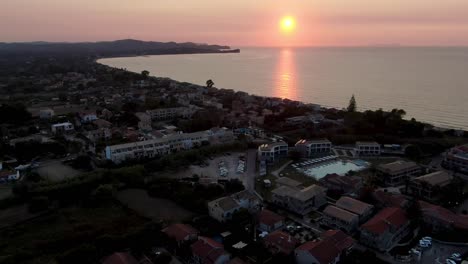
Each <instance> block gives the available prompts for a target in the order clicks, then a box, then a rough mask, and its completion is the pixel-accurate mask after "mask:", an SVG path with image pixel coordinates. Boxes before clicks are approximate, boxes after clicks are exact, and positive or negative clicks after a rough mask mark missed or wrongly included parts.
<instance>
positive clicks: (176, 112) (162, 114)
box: [146, 107, 198, 120]
mask: <svg viewBox="0 0 468 264" xmlns="http://www.w3.org/2000/svg"><path fill="white" fill-rule="evenodd" d="M197 110H198V108H195V107H172V108H158V109H153V110H148V111H146V112H147V113H148V114H149V115H150V116H151V119H153V120H169V119H175V118H179V117H181V118H190V117H192V115H193V114H194V113H195V112H196V111H197Z"/></svg>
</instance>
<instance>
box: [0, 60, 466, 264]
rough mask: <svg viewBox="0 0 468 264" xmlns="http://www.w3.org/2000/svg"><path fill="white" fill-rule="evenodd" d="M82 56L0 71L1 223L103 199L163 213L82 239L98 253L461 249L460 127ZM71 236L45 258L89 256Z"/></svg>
mask: <svg viewBox="0 0 468 264" xmlns="http://www.w3.org/2000/svg"><path fill="white" fill-rule="evenodd" d="M82 63H83V64H85V65H88V64H89V65H88V68H87V70H82V69H80V70H77V69H75V68H74V66H69V67H70V71H68V69H67V66H63V65H60V66H61V67H63V69H60V70H57V71H52V70H51V71H52V72H53V73H52V72H50V71H49V70H44V69H35V70H36V71H38V72H33V73H31V74H29V75H23V76H20V77H16V76H15V77H8V78H7V77H2V78H0V102H1V105H0V113H1V114H0V115H1V121H2V122H1V125H0V129H1V133H0V134H1V136H2V145H1V149H0V150H1V153H0V201H1V202H0V205H1V206H0V208H1V211H3V213H2V214H0V228H1V229H0V233H1V232H4V233H2V234H4V235H6V234H8V235H11V236H13V237H14V235H12V234H13V233H14V232H13V230H15V229H16V228H21V229H24V230H29V229H28V225H31V224H33V225H34V224H37V223H36V222H37V221H41V219H42V218H44V219H48V218H47V217H51V216H54V215H56V214H58V215H61V214H62V213H64V210H65V211H66V212H67V214H68V215H70V214H71V215H73V210H83V209H82V208H87V207H88V206H84V204H88V203H96V204H100V205H101V206H102V207H103V208H107V209H105V210H110V209H109V208H112V210H115V212H117V213H115V214H116V215H119V217H120V216H121V215H125V219H126V220H125V221H127V220H128V219H130V218H131V221H132V223H135V226H140V227H143V226H144V227H145V228H146V227H147V225H148V224H149V223H151V224H154V225H157V228H154V226H152V229H150V230H151V231H148V230H147V229H143V230H144V232H140V233H138V234H139V236H141V237H145V238H146V236H145V234H144V233H145V232H146V233H147V234H152V237H150V238H148V240H144V239H140V241H139V242H138V243H143V242H144V243H146V244H144V245H142V246H141V247H139V248H137V249H135V248H134V247H133V244H132V243H130V242H128V241H134V240H128V239H127V240H125V239H121V240H118V241H119V243H117V242H115V241H114V242H115V243H114V244H112V245H114V246H110V245H111V243H104V242H102V241H101V240H99V241H100V243H101V244H105V247H106V250H104V249H103V248H104V246H103V245H101V244H96V243H97V242H92V241H90V240H86V239H85V238H84V237H82V238H81V239H82V240H83V243H87V244H88V245H91V246H90V247H91V248H92V249H89V248H86V250H88V251H86V252H88V253H89V251H90V250H91V251H92V254H91V255H93V256H95V257H96V258H98V259H99V261H100V262H101V263H104V264H113V263H200V264H210V263H232V264H234V263H237V264H240V263H301V264H302V263H321V264H322V263H449V264H452V263H462V261H463V260H464V259H465V258H466V256H467V253H468V246H467V244H466V243H467V242H468V241H467V237H468V184H467V181H468V145H466V144H467V143H468V137H467V133H466V132H464V131H461V130H453V129H443V128H437V127H434V126H431V125H428V124H424V123H420V122H418V121H416V120H414V119H413V120H406V119H405V118H404V116H405V113H404V111H403V110H398V109H393V110H391V111H389V112H385V111H383V110H381V109H380V110H376V111H366V112H358V111H357V110H356V99H354V96H353V98H352V100H351V102H350V105H349V106H348V107H347V108H346V106H344V108H343V109H333V108H326V107H322V106H320V105H316V104H306V103H302V102H297V101H292V100H288V99H280V98H267V97H260V96H255V95H249V94H247V93H244V92H235V91H232V90H226V89H218V88H215V83H214V81H215V80H214V81H213V80H208V81H207V83H206V85H204V86H201V85H195V84H190V83H182V82H177V81H174V80H171V79H168V78H159V77H151V76H150V73H149V72H147V71H143V72H142V73H141V74H139V73H131V72H128V71H125V70H120V69H113V68H110V67H107V66H104V65H100V64H97V63H93V62H82ZM31 64H32V65H34V62H32V63H31ZM51 65H52V66H53V65H54V62H51ZM52 66H50V68H53V67H52ZM74 70H76V71H74ZM13 87H14V88H15V89H13ZM38 87H41V89H39V88H38ZM15 102H22V103H15ZM90 197H91V198H92V199H91V198H90ZM109 204H112V206H109ZM70 208H73V209H70ZM77 208H78V209H77ZM99 208H100V207H98V209H99ZM67 210H72V211H67ZM86 210H88V209H86ZM96 210H97V209H96ZM103 210H104V209H103ZM127 210H129V211H127ZM129 212H132V213H129ZM134 213H135V214H136V215H135V216H134V215H133V214H134ZM127 214H129V215H127ZM92 217H97V216H92ZM139 217H141V219H140V218H139ZM76 218H77V219H80V218H79V217H76ZM54 219H55V218H54ZM90 219H93V218H86V217H83V220H76V219H75V220H74V221H77V222H78V223H80V221H84V222H85V223H86V224H83V225H82V226H80V227H78V226H74V225H73V222H69V223H67V225H69V224H70V223H71V225H72V226H74V228H82V231H79V232H78V233H80V232H84V230H85V229H86V226H88V225H91V226H92V222H93V221H91V220H90ZM97 219H99V221H101V218H97ZM118 219H120V218H118ZM110 220H112V218H111V219H110ZM54 221H55V220H54ZM88 221H90V222H88ZM99 221H96V223H101V222H99ZM122 221H123V220H122ZM128 221H130V220H128ZM117 222H118V221H113V220H112V221H111V222H110V223H107V222H106V221H104V220H103V222H102V225H103V226H104V225H106V224H109V225H112V224H115V223H117ZM57 226H60V225H59V224H57ZM67 228H69V227H67ZM58 230H61V229H58ZM63 230H64V232H66V230H68V229H66V228H65V227H64V229H63ZM95 231H96V234H100V235H106V234H105V233H101V231H102V230H100V229H99V228H97V229H96V230H95ZM122 232H124V231H122ZM33 233H34V232H33ZM90 236H91V235H90ZM135 236H136V235H135ZM139 238H140V237H139ZM26 239H28V238H27V237H20V238H18V241H20V240H26ZM113 239H114V238H113ZM33 240H34V239H33ZM70 240H72V239H70ZM109 240H111V239H110V238H109ZM58 241H60V240H58ZM122 241H125V242H122ZM135 241H136V240H135ZM2 243H4V242H0V245H1V246H2V247H0V248H3V250H5V251H4V252H2V250H0V252H2V254H0V256H2V257H4V256H6V257H5V258H4V259H3V260H4V261H5V263H14V262H15V261H16V263H21V262H22V259H21V258H22V257H25V256H24V255H22V256H20V254H18V255H15V254H12V253H9V254H8V255H7V254H5V252H10V251H11V250H12V249H11V248H12V247H20V248H21V246H20V244H22V243H19V242H17V243H18V245H16V244H14V243H12V244H10V245H6V244H2ZM43 243H45V244H47V243H49V242H43ZM54 243H58V242H57V241H55V242H54ZM70 243H71V242H70ZM135 243H136V242H135ZM39 244H41V243H39ZM71 244H73V243H71ZM130 245H132V246H130ZM34 247H35V248H37V249H39V248H40V245H35V246H34ZM143 247H144V248H145V249H143ZM76 248H78V249H76ZM76 248H75V249H74V251H73V250H69V249H66V248H64V249H63V250H64V252H65V253H64V252H51V253H50V254H51V255H53V256H57V255H60V254H63V255H60V258H59V259H62V262H60V263H78V261H89V262H87V263H94V262H93V261H95V259H94V260H92V261H91V260H89V259H87V260H83V259H80V257H77V256H79V255H80V254H79V252H80V250H85V249H83V248H80V247H78V246H76ZM12 256H13V257H12ZM25 258H27V257H25ZM1 260H2V258H0V262H2V261H1ZM8 261H10V262H8ZM73 261H76V262H73ZM81 263H84V262H81Z"/></svg>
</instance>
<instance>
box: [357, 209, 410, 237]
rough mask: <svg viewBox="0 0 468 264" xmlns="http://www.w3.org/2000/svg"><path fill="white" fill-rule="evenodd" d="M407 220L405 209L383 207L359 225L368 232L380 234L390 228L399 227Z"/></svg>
mask: <svg viewBox="0 0 468 264" xmlns="http://www.w3.org/2000/svg"><path fill="white" fill-rule="evenodd" d="M407 222H408V218H407V217H406V213H405V211H403V210H402V209H400V208H397V207H391V208H385V209H383V210H382V211H380V212H379V213H378V214H377V215H375V216H374V217H373V218H372V219H370V220H369V221H367V222H366V223H365V224H363V225H362V226H361V229H365V230H367V231H368V232H371V233H374V234H382V233H384V232H385V231H386V230H388V229H389V228H390V226H393V227H395V228H396V229H398V228H400V227H401V226H403V225H404V224H406V223H407Z"/></svg>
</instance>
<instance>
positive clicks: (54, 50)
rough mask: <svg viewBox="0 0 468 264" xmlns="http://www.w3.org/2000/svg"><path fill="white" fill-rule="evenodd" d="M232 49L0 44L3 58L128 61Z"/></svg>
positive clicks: (123, 43) (127, 42)
mask: <svg viewBox="0 0 468 264" xmlns="http://www.w3.org/2000/svg"><path fill="white" fill-rule="evenodd" d="M239 52H240V50H239V49H231V48H230V47H229V46H222V45H210V44H199V43H193V42H184V43H176V42H154V41H141V40H134V39H124V40H116V41H101V42H78V43H71V42H42V41H41V42H16V43H1V42H0V56H3V57H13V56H54V55H55V56H63V55H74V56H93V57H98V58H102V57H125V56H145V55H162V54H195V53H239Z"/></svg>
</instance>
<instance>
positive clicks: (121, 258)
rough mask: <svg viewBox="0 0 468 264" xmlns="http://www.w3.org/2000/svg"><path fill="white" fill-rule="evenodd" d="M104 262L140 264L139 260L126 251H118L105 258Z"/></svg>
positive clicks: (108, 263) (110, 263)
mask: <svg viewBox="0 0 468 264" xmlns="http://www.w3.org/2000/svg"><path fill="white" fill-rule="evenodd" d="M102 264H138V261H137V260H136V259H135V258H134V257H132V255H130V254H128V253H126V252H116V253H114V254H112V255H110V256H108V257H106V258H104V260H102Z"/></svg>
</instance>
